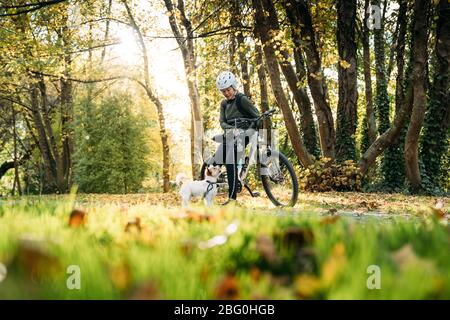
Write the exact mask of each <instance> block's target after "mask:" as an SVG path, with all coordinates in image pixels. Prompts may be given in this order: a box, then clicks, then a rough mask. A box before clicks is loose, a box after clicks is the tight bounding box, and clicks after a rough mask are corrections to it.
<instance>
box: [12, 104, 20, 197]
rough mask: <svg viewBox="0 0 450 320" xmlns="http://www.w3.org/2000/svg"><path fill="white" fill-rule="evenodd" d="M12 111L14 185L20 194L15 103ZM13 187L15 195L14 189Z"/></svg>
mask: <svg viewBox="0 0 450 320" xmlns="http://www.w3.org/2000/svg"><path fill="white" fill-rule="evenodd" d="M11 111H12V125H13V147H14V155H13V156H14V186H17V193H18V194H19V196H21V195H22V188H21V187H20V177H19V161H18V159H17V124H16V109H15V108H14V105H13V104H12V103H11ZM14 189H15V188H14V187H13V195H14V192H15V190H14Z"/></svg>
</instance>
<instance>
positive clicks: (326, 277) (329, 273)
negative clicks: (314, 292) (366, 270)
mask: <svg viewBox="0 0 450 320" xmlns="http://www.w3.org/2000/svg"><path fill="white" fill-rule="evenodd" d="M346 263H347V258H346V256H345V246H344V244H343V243H342V242H339V243H337V244H336V245H335V246H334V248H333V251H332V252H331V256H330V257H329V258H328V259H327V260H326V261H325V262H324V264H323V265H322V278H321V279H322V281H323V284H324V285H326V286H329V285H331V284H332V283H334V282H335V281H336V279H337V277H338V276H339V274H340V273H341V271H342V269H343V268H344V267H345V264H346Z"/></svg>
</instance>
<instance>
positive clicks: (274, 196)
mask: <svg viewBox="0 0 450 320" xmlns="http://www.w3.org/2000/svg"><path fill="white" fill-rule="evenodd" d="M260 165H261V167H260V169H261V181H262V185H263V187H264V191H265V192H266V194H267V196H268V197H269V199H270V201H272V203H273V204H274V205H276V206H283V207H293V206H294V205H295V204H296V202H297V198H298V180H297V175H296V174H295V171H294V167H293V166H292V164H291V163H290V162H289V160H288V159H287V158H286V156H285V155H284V154H282V153H279V152H277V151H270V154H269V155H267V156H266V157H265V159H262V161H261V164H260Z"/></svg>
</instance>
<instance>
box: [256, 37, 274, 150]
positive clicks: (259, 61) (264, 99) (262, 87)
mask: <svg viewBox="0 0 450 320" xmlns="http://www.w3.org/2000/svg"><path fill="white" fill-rule="evenodd" d="M255 37H256V38H257V35H255ZM255 52H256V57H255V62H256V65H257V73H258V80H259V92H260V99H261V100H260V106H261V112H266V111H268V110H269V95H268V92H267V78H266V70H265V68H264V61H263V51H262V49H261V46H260V45H259V44H256V45H255ZM263 121H264V124H263V128H264V129H265V130H267V131H266V134H267V143H268V144H269V145H270V142H271V132H270V130H271V128H272V125H271V123H270V118H265V119H264V120H263Z"/></svg>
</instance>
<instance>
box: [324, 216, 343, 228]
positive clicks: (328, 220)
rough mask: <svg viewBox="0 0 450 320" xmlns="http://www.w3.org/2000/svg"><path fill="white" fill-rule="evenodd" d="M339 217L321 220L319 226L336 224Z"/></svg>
mask: <svg viewBox="0 0 450 320" xmlns="http://www.w3.org/2000/svg"><path fill="white" fill-rule="evenodd" d="M340 218H341V217H340V216H331V217H325V218H323V219H322V220H320V224H321V225H322V226H324V225H327V224H334V223H336V222H337V221H338V220H339V219H340Z"/></svg>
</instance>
